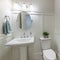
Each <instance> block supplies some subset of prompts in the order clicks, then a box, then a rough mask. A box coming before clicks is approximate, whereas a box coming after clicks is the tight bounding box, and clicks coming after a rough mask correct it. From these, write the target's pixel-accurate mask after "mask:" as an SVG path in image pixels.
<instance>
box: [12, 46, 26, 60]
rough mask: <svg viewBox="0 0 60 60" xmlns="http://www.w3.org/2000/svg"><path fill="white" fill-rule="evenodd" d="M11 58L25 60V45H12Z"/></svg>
mask: <svg viewBox="0 0 60 60" xmlns="http://www.w3.org/2000/svg"><path fill="white" fill-rule="evenodd" d="M12 58H13V59H12V60H27V46H20V47H17V46H15V47H12Z"/></svg>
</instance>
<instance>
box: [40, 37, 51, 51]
mask: <svg viewBox="0 0 60 60" xmlns="http://www.w3.org/2000/svg"><path fill="white" fill-rule="evenodd" d="M40 41H41V48H42V49H43V50H46V49H50V48H51V38H40Z"/></svg>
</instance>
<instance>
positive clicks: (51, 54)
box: [43, 49, 56, 59]
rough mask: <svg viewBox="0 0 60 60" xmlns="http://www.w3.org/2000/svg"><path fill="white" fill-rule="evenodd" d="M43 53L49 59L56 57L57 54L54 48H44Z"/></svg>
mask: <svg viewBox="0 0 60 60" xmlns="http://www.w3.org/2000/svg"><path fill="white" fill-rule="evenodd" d="M43 54H44V56H45V57H46V58H47V59H56V54H55V52H54V51H53V50H52V49H48V50H43Z"/></svg>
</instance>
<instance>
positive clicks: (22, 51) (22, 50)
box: [20, 46, 27, 60]
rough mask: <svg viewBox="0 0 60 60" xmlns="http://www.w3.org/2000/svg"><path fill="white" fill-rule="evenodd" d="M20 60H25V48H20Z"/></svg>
mask: <svg viewBox="0 0 60 60" xmlns="http://www.w3.org/2000/svg"><path fill="white" fill-rule="evenodd" d="M20 60H27V47H26V46H23V47H20Z"/></svg>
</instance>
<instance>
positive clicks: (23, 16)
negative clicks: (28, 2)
mask: <svg viewBox="0 0 60 60" xmlns="http://www.w3.org/2000/svg"><path fill="white" fill-rule="evenodd" d="M19 15H20V28H21V29H30V28H31V25H32V20H31V16H30V14H29V13H27V12H26V11H22V12H20V14H19Z"/></svg>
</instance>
